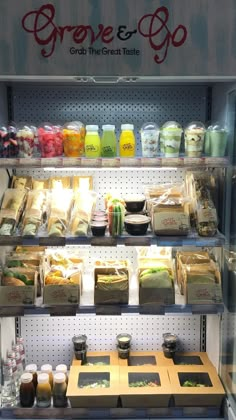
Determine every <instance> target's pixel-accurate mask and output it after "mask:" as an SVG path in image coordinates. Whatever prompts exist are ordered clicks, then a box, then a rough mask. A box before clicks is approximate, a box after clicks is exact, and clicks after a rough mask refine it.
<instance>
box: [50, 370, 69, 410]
mask: <svg viewBox="0 0 236 420" xmlns="http://www.w3.org/2000/svg"><path fill="white" fill-rule="evenodd" d="M66 390H67V385H66V377H65V375H64V373H56V374H55V375H54V386H53V393H52V396H53V406H54V407H67V398H66Z"/></svg>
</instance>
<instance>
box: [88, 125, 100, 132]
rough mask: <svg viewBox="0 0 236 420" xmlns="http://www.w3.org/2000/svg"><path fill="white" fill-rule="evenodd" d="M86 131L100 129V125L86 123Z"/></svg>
mask: <svg viewBox="0 0 236 420" xmlns="http://www.w3.org/2000/svg"><path fill="white" fill-rule="evenodd" d="M86 131H98V125H86Z"/></svg>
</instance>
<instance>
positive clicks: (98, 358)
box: [72, 351, 119, 367]
mask: <svg viewBox="0 0 236 420" xmlns="http://www.w3.org/2000/svg"><path fill="white" fill-rule="evenodd" d="M81 362H82V361H81V360H77V359H75V358H74V359H73V361H72V366H81ZM87 363H89V364H90V363H91V365H93V366H97V363H103V364H104V365H107V366H118V365H119V361H118V353H117V352H116V351H96V352H92V351H88V352H87ZM83 366H84V367H87V366H88V365H86V364H85V365H83Z"/></svg>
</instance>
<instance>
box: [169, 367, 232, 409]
mask: <svg viewBox="0 0 236 420" xmlns="http://www.w3.org/2000/svg"><path fill="white" fill-rule="evenodd" d="M168 373H169V378H170V383H171V391H172V395H173V396H174V400H175V405H176V406H177V407H199V406H200V407H203V406H204V407H206V406H207V407H220V406H221V404H222V401H223V398H224V395H225V392H224V388H223V386H222V384H221V381H220V379H219V377H218V375H217V372H216V370H215V369H214V368H212V367H211V366H173V367H169V368H168ZM186 381H188V382H189V381H191V382H192V383H195V384H201V385H205V386H184V383H186Z"/></svg>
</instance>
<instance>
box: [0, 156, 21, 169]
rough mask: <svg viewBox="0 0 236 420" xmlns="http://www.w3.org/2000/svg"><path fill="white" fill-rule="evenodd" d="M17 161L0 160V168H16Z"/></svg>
mask: <svg viewBox="0 0 236 420" xmlns="http://www.w3.org/2000/svg"><path fill="white" fill-rule="evenodd" d="M18 164H19V159H7V158H0V167H6V166H7V167H8V168H10V167H12V166H18Z"/></svg>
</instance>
